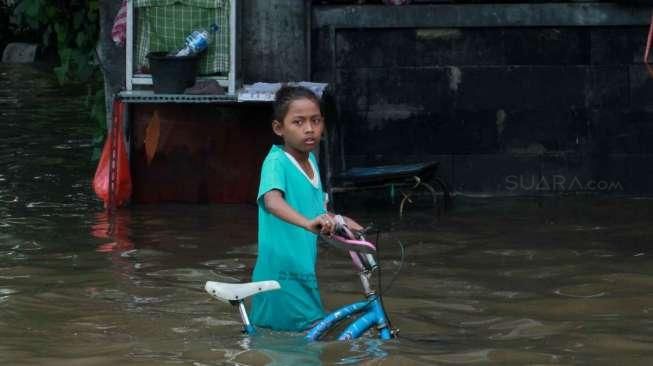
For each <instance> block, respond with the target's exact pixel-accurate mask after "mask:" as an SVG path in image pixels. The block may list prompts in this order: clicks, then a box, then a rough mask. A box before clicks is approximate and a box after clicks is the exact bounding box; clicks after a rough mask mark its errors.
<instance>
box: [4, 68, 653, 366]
mask: <svg viewBox="0 0 653 366" xmlns="http://www.w3.org/2000/svg"><path fill="white" fill-rule="evenodd" d="M86 108H87V107H86V106H85V105H84V103H83V100H82V98H81V97H80V96H79V95H76V94H75V93H74V92H72V91H71V90H61V89H59V88H58V87H56V85H55V83H54V80H53V79H52V78H51V77H49V76H48V75H47V74H44V73H42V72H40V71H36V70H34V69H31V68H29V67H25V66H16V65H13V66H10V65H2V64H0V127H1V128H0V141H1V144H0V364H3V365H4V364H6V365H35V364H47V365H115V364H121V365H127V364H133V365H161V364H187V365H318V364H343V365H346V364H365V365H434V364H440V365H461V364H462V365H467V364H468V365H623V364H628V365H651V364H653V260H652V259H653V258H652V257H653V252H651V249H650V248H651V244H653V242H652V240H651V234H652V229H651V225H650V223H651V219H652V218H653V212H652V209H651V207H652V206H653V205H652V203H653V202H652V201H650V200H648V199H644V198H632V197H631V198H600V197H588V196H580V197H579V196H576V197H571V196H568V197H541V198H510V199H508V198H488V199H480V198H465V197H462V196H458V197H457V202H456V208H455V209H454V210H453V211H452V212H450V213H448V214H447V215H445V216H443V217H441V218H440V219H436V218H434V217H433V216H430V213H429V212H416V211H412V212H409V216H408V219H407V220H404V221H402V222H399V221H398V220H397V212H396V210H395V208H396V205H394V206H393V205H390V204H387V205H385V206H384V207H382V208H378V207H377V208H374V209H371V208H370V209H365V208H364V207H352V208H351V209H350V210H349V211H348V212H346V213H348V214H351V215H352V216H354V217H356V218H358V219H359V221H361V222H362V223H366V224H367V223H372V222H373V223H374V224H375V225H376V226H377V227H379V228H381V229H383V232H382V234H381V236H380V243H379V246H380V248H381V251H382V252H381V263H382V266H383V268H384V272H383V279H384V286H385V285H387V284H389V283H390V278H391V277H392V276H393V274H394V273H395V272H396V271H397V269H398V268H399V267H400V266H401V267H402V269H401V272H400V273H399V274H398V276H397V277H396V281H395V282H394V283H393V285H392V287H391V288H390V289H388V290H387V291H386V292H385V294H384V299H385V301H384V302H385V305H386V307H387V310H388V312H389V315H390V317H391V319H392V323H393V326H395V327H398V328H400V330H401V334H400V338H398V339H396V340H392V341H387V342H380V341H377V340H374V339H373V338H370V337H365V338H363V339H360V340H356V341H353V342H335V341H324V342H317V343H313V344H306V343H304V342H303V341H302V339H301V336H299V335H295V334H288V333H274V332H261V334H259V335H257V336H255V337H247V336H244V335H242V334H241V333H240V325H239V324H240V323H239V318H238V314H237V312H236V311H235V310H234V309H232V308H231V307H230V306H229V305H228V304H224V303H221V302H218V301H216V300H214V299H211V298H210V297H209V296H208V295H207V294H205V293H204V291H203V285H204V282H205V281H207V280H214V281H229V282H234V281H247V280H249V276H250V273H251V269H252V265H253V263H254V260H255V253H256V210H255V207H253V206H248V205H242V206H241V205H237V206H234V205H227V206H220V205H156V206H152V205H151V206H135V207H130V208H128V209H125V210H122V211H120V212H119V214H118V215H117V217H116V220H115V223H114V225H115V226H113V232H114V234H113V235H107V232H108V229H109V225H110V221H109V220H108V219H107V217H106V215H105V214H104V213H103V209H102V206H101V205H100V204H99V202H98V201H97V200H96V198H95V196H94V194H93V193H92V191H91V189H90V183H91V177H92V175H93V172H94V168H95V166H94V163H92V162H91V161H90V156H91V151H92V146H91V132H92V131H91V128H90V127H88V123H87V122H85V120H84V118H83V114H84V113H85V109H86ZM398 241H400V242H402V243H403V244H404V245H405V257H404V258H403V264H402V258H401V255H400V250H399V246H398V244H397V242H398ZM318 277H319V281H320V286H321V291H322V295H323V300H324V302H325V305H326V307H327V308H331V309H332V308H334V307H336V306H339V305H341V304H344V303H347V302H350V301H354V300H358V299H359V298H360V297H361V295H360V285H359V283H358V280H357V277H356V275H355V273H354V271H353V268H352V266H351V263H350V261H349V260H348V258H347V256H346V255H345V253H341V252H339V251H337V250H335V249H321V252H320V259H319V268H318Z"/></svg>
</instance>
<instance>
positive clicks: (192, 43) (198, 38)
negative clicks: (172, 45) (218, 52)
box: [170, 24, 219, 57]
mask: <svg viewBox="0 0 653 366" xmlns="http://www.w3.org/2000/svg"><path fill="white" fill-rule="evenodd" d="M218 29H219V27H218V25H217V24H213V25H211V27H209V29H205V28H200V29H196V30H194V31H192V32H191V33H190V34H189V35H188V37H186V44H185V45H184V47H182V48H180V49H178V50H176V51H173V52H171V53H170V55H171V56H177V57H181V56H188V55H194V54H198V53H200V52H202V51H204V50H205V49H206V48H207V47H209V36H210V35H211V34H213V33H215V32H217V31H218Z"/></svg>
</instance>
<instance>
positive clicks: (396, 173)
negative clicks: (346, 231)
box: [331, 162, 451, 218]
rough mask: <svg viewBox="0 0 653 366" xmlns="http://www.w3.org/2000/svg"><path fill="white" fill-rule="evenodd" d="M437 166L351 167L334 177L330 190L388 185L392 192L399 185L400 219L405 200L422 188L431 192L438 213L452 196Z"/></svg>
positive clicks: (361, 188) (431, 163)
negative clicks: (440, 176) (439, 174)
mask: <svg viewBox="0 0 653 366" xmlns="http://www.w3.org/2000/svg"><path fill="white" fill-rule="evenodd" d="M438 166H439V163H438V162H425V163H418V164H406V165H381V166H373V167H357V168H350V169H347V170H345V171H344V172H342V173H340V174H337V175H335V176H333V178H332V180H331V193H338V192H348V191H357V190H368V189H375V188H383V187H389V188H390V189H391V195H393V194H394V190H395V189H396V188H399V192H400V193H401V194H402V196H403V197H402V199H401V203H400V204H399V218H403V216H404V206H405V204H406V202H409V203H413V201H412V199H411V197H412V196H414V195H415V194H416V193H417V192H418V190H419V189H420V188H422V187H423V188H425V189H426V190H427V191H428V192H429V193H430V195H431V198H432V200H433V205H434V207H436V208H437V209H438V213H440V212H442V211H444V210H446V209H448V208H449V206H450V204H451V195H450V192H449V188H448V186H447V184H446V183H445V182H444V181H443V180H442V179H440V178H439V177H437V176H436V172H437V170H438Z"/></svg>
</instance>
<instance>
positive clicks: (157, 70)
mask: <svg viewBox="0 0 653 366" xmlns="http://www.w3.org/2000/svg"><path fill="white" fill-rule="evenodd" d="M147 59H148V60H149V61H150V73H151V74H152V84H153V86H154V93H156V94H180V93H183V92H184V90H185V89H186V88H188V87H191V86H193V85H194V84H195V79H196V78H197V67H198V60H199V56H198V55H190V56H179V57H178V56H168V53H167V52H150V53H148V54H147Z"/></svg>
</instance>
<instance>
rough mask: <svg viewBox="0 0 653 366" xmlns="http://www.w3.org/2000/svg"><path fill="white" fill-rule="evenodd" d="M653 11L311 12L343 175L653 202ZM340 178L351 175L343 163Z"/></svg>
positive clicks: (542, 7) (318, 68)
mask: <svg viewBox="0 0 653 366" xmlns="http://www.w3.org/2000/svg"><path fill="white" fill-rule="evenodd" d="M649 16H650V9H648V8H631V7H627V6H620V5H615V4H609V3H605V2H602V3H591V2H586V3H582V4H485V5H479V4H476V5H413V6H407V7H384V6H341V7H335V6H334V7H315V8H314V9H313V40H312V44H313V47H312V59H311V61H312V69H313V74H312V76H313V79H314V80H317V81H327V82H331V83H333V84H334V86H335V90H336V100H337V105H338V108H339V128H338V131H337V132H338V138H339V142H340V145H341V147H342V150H341V151H343V152H344V157H345V159H344V160H345V161H346V162H347V165H348V166H354V165H373V164H388V163H402V162H412V161H423V160H431V159H436V160H439V161H441V162H442V164H443V169H442V174H443V176H444V177H445V179H446V180H448V181H449V182H450V183H451V184H452V186H453V187H454V189H456V190H457V191H461V192H487V193H500V194H512V193H516V194H541V193H550V192H552V191H566V192H591V193H596V192H601V193H617V194H620V193H628V194H633V193H634V194H640V193H641V194H651V193H653V164H651V163H653V159H651V157H652V156H653V147H652V146H653V144H652V143H651V141H653V80H652V78H651V77H650V76H649V75H648V74H647V72H646V71H645V68H644V66H643V64H642V61H641V60H642V53H643V49H644V44H645V41H646V34H647V30H648V28H647V25H648V20H649V18H648V17H649ZM337 168H340V169H341V168H342V166H338V167H337Z"/></svg>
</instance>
